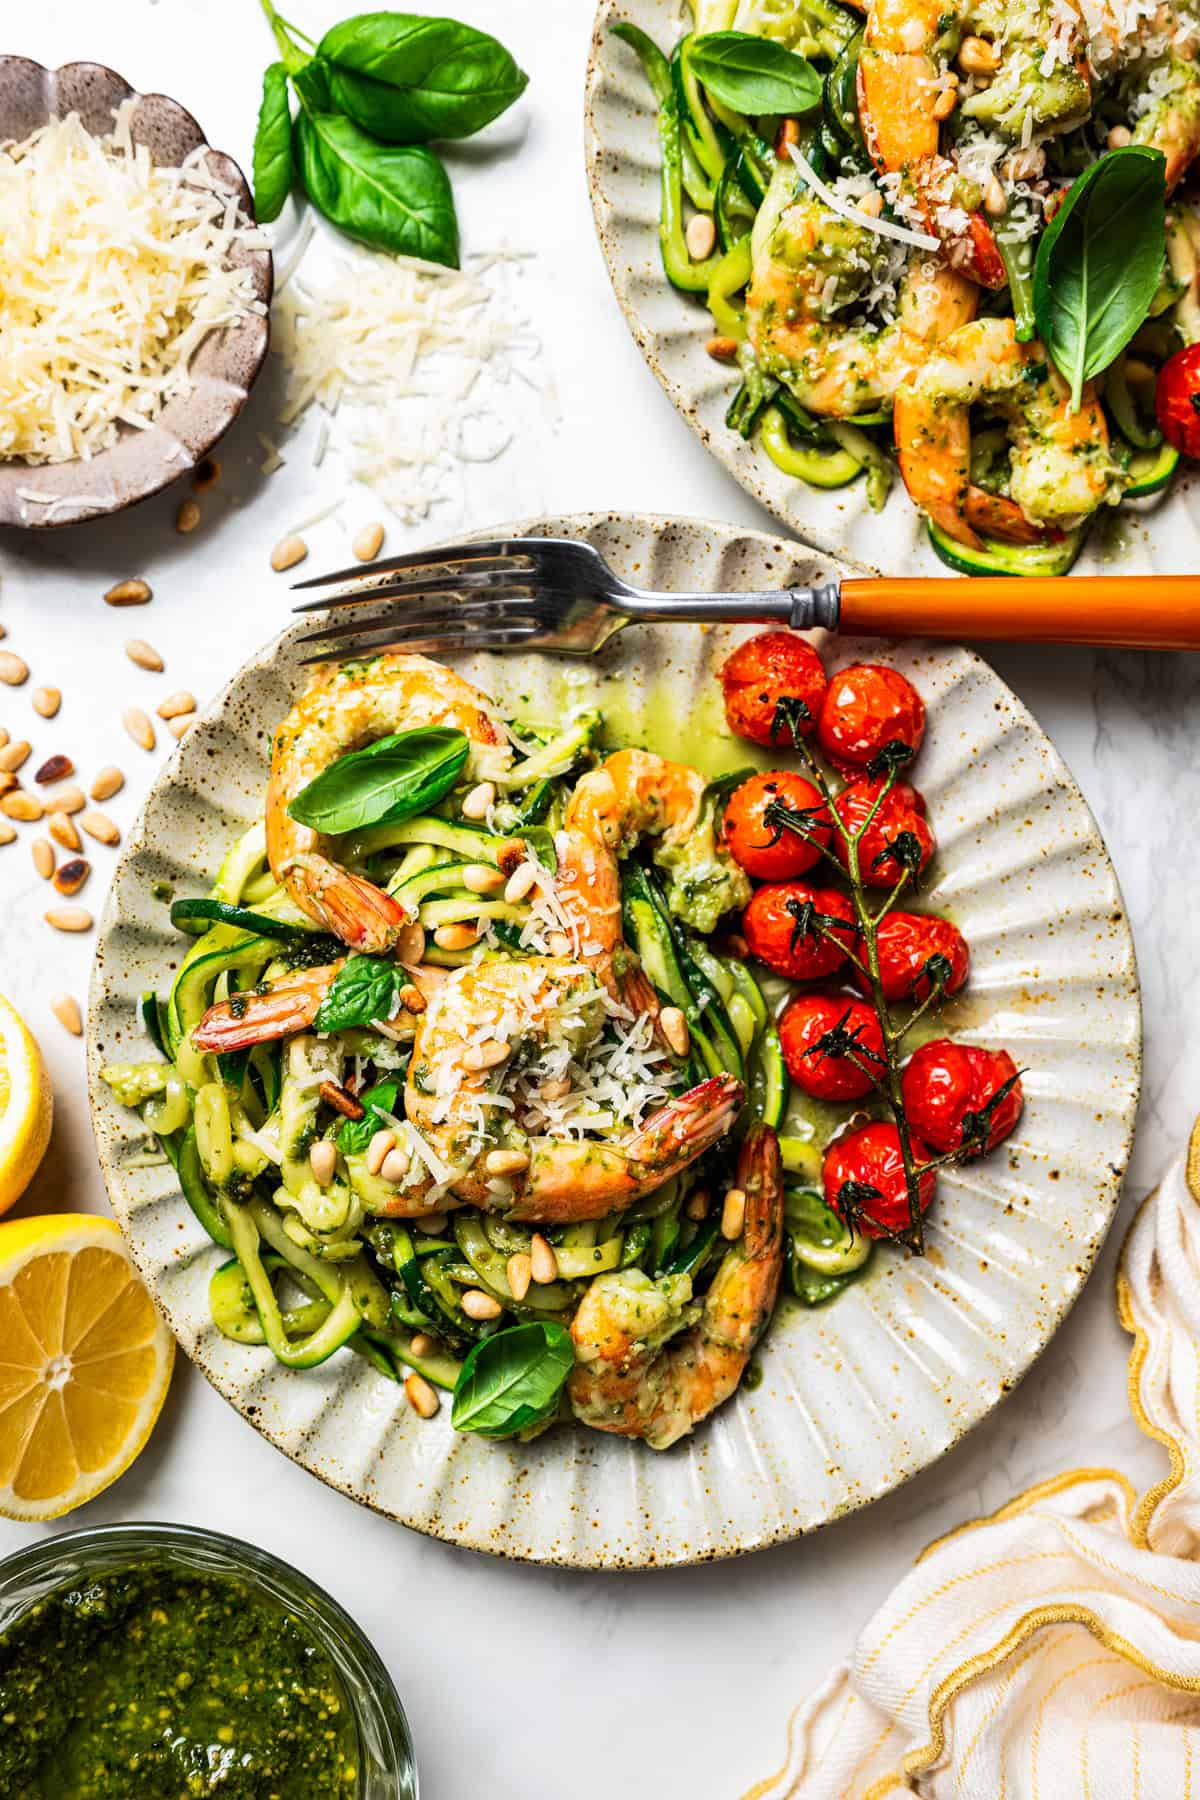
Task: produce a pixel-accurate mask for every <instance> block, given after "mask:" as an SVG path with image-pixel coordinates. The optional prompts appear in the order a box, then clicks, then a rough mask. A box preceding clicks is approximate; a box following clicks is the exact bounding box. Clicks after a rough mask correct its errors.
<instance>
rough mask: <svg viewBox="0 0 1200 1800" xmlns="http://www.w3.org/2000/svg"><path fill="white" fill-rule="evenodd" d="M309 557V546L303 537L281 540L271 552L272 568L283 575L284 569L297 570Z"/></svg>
mask: <svg viewBox="0 0 1200 1800" xmlns="http://www.w3.org/2000/svg"><path fill="white" fill-rule="evenodd" d="M307 555H308V545H307V544H306V543H305V541H304V539H303V538H302V537H285V538H280V540H279V542H278V543H277V544H276V546H275V548H274V549H273V550H272V552H271V567H272V568H273V569H274V570H276V572H277V573H282V571H283V570H284V569H293V568H295V566H296V564H297V563H298V562H303V561H304V559H305V557H306V556H307Z"/></svg>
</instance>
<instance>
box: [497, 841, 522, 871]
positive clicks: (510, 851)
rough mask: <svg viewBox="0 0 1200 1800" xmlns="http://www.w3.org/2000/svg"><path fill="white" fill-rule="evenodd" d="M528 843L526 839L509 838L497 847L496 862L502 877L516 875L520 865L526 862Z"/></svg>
mask: <svg viewBox="0 0 1200 1800" xmlns="http://www.w3.org/2000/svg"><path fill="white" fill-rule="evenodd" d="M526 848H527V846H526V843H525V839H524V838H508V839H506V840H505V842H504V843H503V844H499V845H497V847H496V861H497V863H498V864H499V866H500V873H501V874H502V875H506V876H507V875H513V874H515V873H516V869H517V865H518V863H523V862H524V861H525V852H526Z"/></svg>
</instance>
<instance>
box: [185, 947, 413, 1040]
mask: <svg viewBox="0 0 1200 1800" xmlns="http://www.w3.org/2000/svg"><path fill="white" fill-rule="evenodd" d="M341 966H342V963H341V960H339V961H337V962H332V963H324V964H322V965H321V966H320V967H319V968H315V969H298V970H297V971H296V972H295V973H294V974H291V975H281V976H279V977H278V979H277V980H275V981H272V982H270V983H268V984H266V985H264V986H262V987H257V988H253V989H251V990H250V991H249V992H248V993H245V994H235V995H234V996H233V999H232V1000H222V1001H220V1002H219V1003H218V1004H217V1005H215V1006H210V1007H209V1009H208V1011H207V1012H206V1013H205V1015H204V1017H203V1018H202V1019H201V1021H200V1023H199V1024H198V1025H197V1026H196V1027H195V1028H194V1029H193V1031H192V1042H193V1044H194V1045H195V1046H196V1048H197V1050H213V1051H218V1052H221V1053H224V1052H225V1051H227V1050H247V1049H249V1048H250V1047H251V1046H252V1045H254V1044H267V1043H271V1042H272V1041H273V1040H274V1039H275V1038H284V1037H291V1035H292V1033H293V1032H296V1031H307V1030H308V1027H309V1026H310V1025H311V1024H312V1022H313V1020H314V1019H315V1018H316V1016H317V1014H318V1012H319V1011H320V1010H321V1002H322V1000H324V998H325V996H326V994H327V993H328V992H329V990H330V988H331V987H332V986H333V981H334V977H335V976H336V974H337V972H338V970H339V969H340V968H341ZM407 979H408V980H409V981H411V982H412V983H413V985H414V986H415V987H417V988H419V989H420V991H421V993H422V994H423V995H424V996H425V998H426V999H427V1000H428V998H429V996H430V995H431V994H432V993H434V992H435V991H436V989H438V988H439V987H441V986H442V984H443V982H444V981H445V980H446V979H447V971H446V970H445V969H435V968H429V967H421V968H409V969H408V970H407ZM377 1023H378V1021H377ZM383 1023H384V1024H388V1025H390V1026H393V1027H394V1026H397V1025H399V1026H402V1027H403V1026H407V1025H411V1023H412V1019H411V1017H410V1016H409V1015H407V1014H406V1013H405V1012H403V1011H401V1012H400V1013H399V1014H397V1015H396V1017H394V1018H393V1019H391V1020H384V1021H383Z"/></svg>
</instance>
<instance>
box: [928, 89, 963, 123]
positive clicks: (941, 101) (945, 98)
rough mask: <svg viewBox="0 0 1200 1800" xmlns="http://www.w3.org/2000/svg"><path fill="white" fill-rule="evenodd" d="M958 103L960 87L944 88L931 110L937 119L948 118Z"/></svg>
mask: <svg viewBox="0 0 1200 1800" xmlns="http://www.w3.org/2000/svg"><path fill="white" fill-rule="evenodd" d="M957 105H958V89H957V88H952V87H946V88H943V89H942V91H941V93H940V94H939V95H938V97H937V99H936V100H935V101H934V103H933V106H932V108H931V111H932V113H933V116H934V118H935V119H948V118H949V117H950V114H951V113H952V112H953V111H954V109H955V107H956V106H957Z"/></svg>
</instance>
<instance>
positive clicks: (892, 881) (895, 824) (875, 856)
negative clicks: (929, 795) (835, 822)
mask: <svg viewBox="0 0 1200 1800" xmlns="http://www.w3.org/2000/svg"><path fill="white" fill-rule="evenodd" d="M885 780H886V777H885V776H882V775H879V776H874V775H860V776H859V778H858V780H857V781H852V782H851V783H850V784H849V786H848V787H844V788H843V789H842V791H841V793H840V794H839V795H838V796H837V798H836V799H835V800H834V803H833V810H834V811H835V812H836V813H837V815H838V818H839V819H840V820H841V821H842V824H843V825H845V826H846V827H847V829H848V830H850V831H857V830H858V829H859V828H860V826H861V825H862V823H863V820H864V819H865V818H866V817H867V815H868V814H869V812H870V811H871V808H872V807H873V806H874V804H875V802H876V800H877V799H878V797H879V790H880V788H881V787H882V786H883V784H884V781H885ZM902 832H907V833H908V835H909V836H910V837H912V838H914V839H915V840H916V844H917V849H918V852H919V868H918V873H921V872H922V871H924V870H925V869H926V868H927V867H928V865H929V863H930V861H931V859H932V857H933V853H934V851H935V850H936V849H937V840H936V839H935V838H934V835H933V830H932V828H931V826H930V824H929V822H928V820H927V819H926V817H925V801H924V799H923V798H922V796H921V795H920V794H918V792H917V790H916V788H915V787H909V785H908V783H907V781H898V782H897V783H896V784H895V786H894V787H893V788H892V790H891V792H890V793H889V794H888V796H887V798H886V799H885V800H884V801H883V802H882V804H881V806H880V808H879V811H878V812H877V813H876V814H875V817H874V818H873V819H872V820H871V823H870V824H869V825H868V826H867V829H866V830H865V831H864V832H863V834H862V836H861V838H859V840H858V872H859V874H860V875H861V876H862V878H863V880H864V881H865V882H866V884H867V886H868V887H879V888H890V887H895V885H896V883H897V882H898V881H899V879H900V874H901V870H902V869H903V867H904V864H903V863H902V862H900V861H898V860H897V857H896V855H895V853H894V852H893V851H891V850H889V848H888V845H889V844H891V843H894V842H895V840H896V839H897V838H898V837H899V836H900V834H901V833H902ZM833 847H834V850H835V851H836V853H837V856H838V860H839V861H840V862H842V863H845V862H846V860H847V858H846V846H845V845H844V844H843V842H842V840H841V838H840V837H838V836H836V835H835V836H834V840H833Z"/></svg>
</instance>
